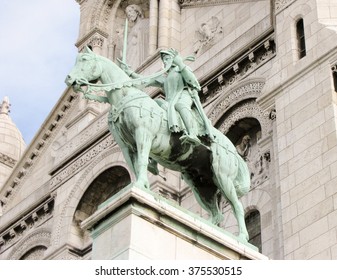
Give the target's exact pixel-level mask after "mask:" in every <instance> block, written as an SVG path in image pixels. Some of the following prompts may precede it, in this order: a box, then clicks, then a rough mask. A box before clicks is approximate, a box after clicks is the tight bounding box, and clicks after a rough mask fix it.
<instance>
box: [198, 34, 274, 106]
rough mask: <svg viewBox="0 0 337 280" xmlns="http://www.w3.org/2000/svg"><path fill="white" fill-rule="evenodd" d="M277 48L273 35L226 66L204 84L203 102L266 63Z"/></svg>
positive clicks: (201, 97)
mask: <svg viewBox="0 0 337 280" xmlns="http://www.w3.org/2000/svg"><path fill="white" fill-rule="evenodd" d="M275 53H276V49H275V43H274V39H273V38H272V37H270V38H268V39H267V40H265V41H264V42H263V43H261V44H259V45H257V46H256V47H255V48H254V49H252V50H250V51H249V52H246V53H245V54H244V55H243V56H241V57H240V58H239V59H237V60H236V61H234V62H233V63H231V64H230V65H228V66H227V67H225V68H224V69H223V70H222V71H220V72H219V73H218V74H217V75H216V76H215V77H214V78H213V79H212V80H210V81H208V82H206V83H205V84H203V85H202V94H201V96H200V99H201V101H202V102H203V103H209V102H210V101H211V100H213V98H215V97H216V96H218V95H219V93H222V92H224V90H225V89H227V88H228V87H232V86H234V85H235V84H236V83H238V82H239V81H241V80H243V79H244V78H246V77H247V76H248V75H249V74H251V73H252V72H253V71H255V70H256V69H257V68H258V67H260V66H262V65H263V64H265V63H266V62H267V61H269V60H270V59H271V58H272V57H274V56H275Z"/></svg>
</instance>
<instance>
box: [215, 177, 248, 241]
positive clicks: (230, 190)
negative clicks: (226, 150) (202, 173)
mask: <svg viewBox="0 0 337 280" xmlns="http://www.w3.org/2000/svg"><path fill="white" fill-rule="evenodd" d="M218 182H219V184H220V190H221V192H222V194H223V195H224V196H225V198H226V199H227V200H228V201H229V203H230V205H231V206H232V209H233V212H234V215H235V217H236V219H237V221H238V225H239V238H240V239H242V240H244V241H248V239H249V235H248V231H247V228H246V223H245V219H244V210H243V206H242V204H241V202H240V200H239V198H238V196H237V194H236V190H235V187H234V184H233V181H232V180H231V179H230V178H229V177H228V176H225V175H221V174H220V175H219V176H218Z"/></svg>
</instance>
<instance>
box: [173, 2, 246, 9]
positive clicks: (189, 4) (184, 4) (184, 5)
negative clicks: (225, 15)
mask: <svg viewBox="0 0 337 280" xmlns="http://www.w3.org/2000/svg"><path fill="white" fill-rule="evenodd" d="M245 2H251V0H179V3H180V6H181V7H182V8H192V7H199V6H200V7H204V6H216V5H228V4H236V3H245Z"/></svg>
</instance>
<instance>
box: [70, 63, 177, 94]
mask: <svg viewBox="0 0 337 280" xmlns="http://www.w3.org/2000/svg"><path fill="white" fill-rule="evenodd" d="M95 60H96V61H97V64H99V61H98V59H97V58H95ZM111 63H113V62H111ZM170 67H171V64H170V65H167V66H166V67H165V68H164V69H163V70H161V71H159V72H157V73H154V74H152V75H150V76H146V77H141V78H136V79H130V80H127V81H122V82H114V83H108V84H93V83H89V82H88V80H86V79H84V78H81V79H77V80H76V84H77V85H78V87H76V88H75V89H76V90H77V91H80V92H82V93H84V94H88V93H90V92H96V91H101V90H104V91H111V90H116V89H121V88H123V87H137V86H141V85H145V84H146V83H147V82H148V81H149V80H151V79H155V78H158V77H160V76H161V75H163V74H164V73H166V72H167V71H168V70H169V69H170ZM100 68H101V70H102V66H101V65H100ZM119 70H120V71H123V70H122V69H121V68H119ZM102 71H103V70H102ZM82 85H84V86H87V87H88V88H87V90H86V91H83V90H82V88H81V86H82Z"/></svg>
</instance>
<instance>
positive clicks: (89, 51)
mask: <svg viewBox="0 0 337 280" xmlns="http://www.w3.org/2000/svg"><path fill="white" fill-rule="evenodd" d="M84 53H92V50H91V49H90V47H89V46H85V47H84Z"/></svg>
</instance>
